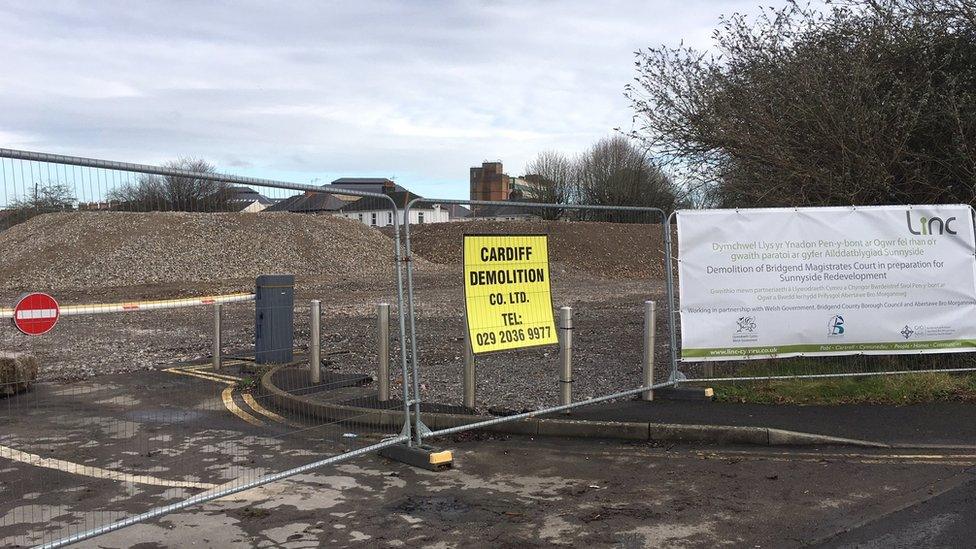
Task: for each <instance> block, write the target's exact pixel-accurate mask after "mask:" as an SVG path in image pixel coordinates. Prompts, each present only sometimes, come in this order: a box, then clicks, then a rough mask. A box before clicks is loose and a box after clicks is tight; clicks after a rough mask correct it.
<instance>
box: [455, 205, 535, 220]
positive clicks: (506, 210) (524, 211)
mask: <svg viewBox="0 0 976 549" xmlns="http://www.w3.org/2000/svg"><path fill="white" fill-rule="evenodd" d="M534 211H541V210H534V209H533V208H527V207H525V206H516V205H514V204H511V205H509V204H505V205H501V206H477V207H476V208H475V210H474V213H473V214H472V217H514V216H526V215H533V212H534Z"/></svg>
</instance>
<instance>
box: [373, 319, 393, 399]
mask: <svg viewBox="0 0 976 549" xmlns="http://www.w3.org/2000/svg"><path fill="white" fill-rule="evenodd" d="M376 347H377V353H378V354H379V359H380V360H379V366H378V368H377V372H376V385H377V388H378V389H379V397H378V398H379V401H380V402H386V401H388V400H390V304H389V303H378V304H377V305H376Z"/></svg>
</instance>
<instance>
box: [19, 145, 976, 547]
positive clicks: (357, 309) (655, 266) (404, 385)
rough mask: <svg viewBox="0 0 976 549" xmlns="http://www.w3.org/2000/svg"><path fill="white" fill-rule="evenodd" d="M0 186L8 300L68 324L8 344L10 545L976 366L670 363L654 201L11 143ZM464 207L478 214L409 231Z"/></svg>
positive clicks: (903, 358)
mask: <svg viewBox="0 0 976 549" xmlns="http://www.w3.org/2000/svg"><path fill="white" fill-rule="evenodd" d="M185 168H186V169H185ZM0 178H2V179H0V181H2V186H3V200H4V202H3V203H2V209H0V247H2V249H3V250H4V260H3V261H2V262H0V299H2V300H4V301H5V302H6V303H10V304H13V303H14V302H15V301H16V300H17V298H18V296H21V295H22V294H24V293H25V292H45V293H48V294H51V295H52V296H54V297H56V298H57V301H58V305H59V307H60V315H62V316H64V317H66V318H64V319H63V320H60V321H59V322H58V324H57V325H56V326H55V327H54V328H52V329H51V330H50V331H49V332H48V333H47V335H45V336H43V337H33V338H32V337H30V336H26V335H24V334H21V333H20V332H18V331H17V330H15V329H14V328H13V327H11V328H5V329H3V330H0V349H2V351H4V354H3V355H2V357H0V360H2V363H0V376H3V377H0V394H3V395H6V396H5V397H0V410H2V412H0V425H3V427H4V429H3V432H2V433H0V460H2V461H0V464H2V465H0V467H2V468H0V480H2V483H0V494H3V499H2V502H0V544H4V545H15V544H16V545H23V544H44V545H47V546H50V547H56V546H62V545H65V544H69V543H76V542H79V541H83V540H86V539H89V538H91V537H93V536H96V535H100V534H104V533H107V532H110V531H112V530H116V529H119V528H122V527H125V526H128V525H131V524H135V523H136V522H139V521H142V520H147V519H151V518H154V517H158V516H161V515H163V514H166V513H169V512H172V511H175V510H178V509H182V508H185V507H188V506H191V505H196V504H199V503H204V502H207V501H211V500H214V499H217V498H222V497H226V496H229V495H233V494H235V493H238V492H240V491H243V490H246V489H250V488H253V487H257V486H261V485H263V484H266V483H269V482H274V481H277V480H281V479H285V478H288V477H289V476H292V475H295V474H299V473H303V472H306V471H310V470H312V469H314V468H317V467H321V466H326V465H331V464H335V463H338V462H340V461H342V460H345V459H349V458H352V457H355V456H359V455H363V454H365V453H367V452H371V451H375V450H379V449H382V448H386V447H390V446H392V445H396V444H401V443H407V444H410V445H420V444H423V443H424V440H425V439H426V438H430V437H434V436H440V435H447V434H451V433H456V432H460V431H465V430H471V429H480V428H487V427H491V426H493V425H496V424H500V423H506V422H514V421H518V420H521V419H525V418H530V417H537V416H548V417H558V418H564V417H567V416H566V415H565V414H563V412H565V413H570V414H572V415H570V416H569V417H584V415H585V411H584V410H583V409H582V408H583V407H586V406H591V405H595V404H598V403H603V402H608V401H612V400H616V399H623V398H628V397H634V398H643V399H650V398H652V396H653V393H654V391H657V390H660V389H665V388H669V387H674V386H677V385H679V384H685V383H703V384H704V383H716V382H727V381H733V380H734V381H757V380H761V381H770V380H777V379H802V378H827V377H852V376H869V375H871V376H873V375H890V374H898V373H905V372H922V371H926V372H932V371H937V372H959V371H976V365H974V364H973V363H972V360H971V359H970V358H968V357H969V356H971V355H958V354H957V355H945V354H925V355H898V356H870V357H869V356H851V355H848V356H840V357H821V356H817V357H812V358H811V357H805V356H799V357H797V358H792V359H787V360H782V359H777V360H776V361H775V362H774V361H773V360H772V359H769V360H766V361H761V360H750V361H728V360H726V361H722V362H697V361H692V360H682V358H681V355H682V354H683V353H682V351H683V350H682V349H681V346H680V345H679V336H680V335H681V334H680V330H679V324H680V321H681V320H682V319H681V316H680V312H681V310H680V308H679V305H680V303H679V298H680V296H679V295H678V292H676V288H677V286H678V282H679V279H678V278H677V276H678V272H679V271H680V269H678V263H677V262H678V261H680V260H681V258H680V257H678V255H679V254H678V253H676V248H675V243H674V242H673V241H674V237H673V233H674V220H675V217H674V214H672V215H670V216H669V215H667V214H666V213H665V212H664V211H662V210H660V209H657V208H649V207H636V206H591V205H579V204H544V203H538V202H513V201H504V202H496V201H481V200H452V199H432V198H415V199H413V200H412V201H410V202H408V203H403V202H398V200H400V199H401V198H402V199H403V200H407V199H408V198H409V197H410V195H409V194H407V193H397V192H390V191H389V189H384V190H383V191H382V192H370V191H363V190H357V189H354V188H348V187H335V186H333V187H329V188H323V187H318V186H312V185H303V184H294V183H288V182H280V181H271V180H265V179H255V178H247V177H237V176H231V175H224V174H217V173H213V172H211V171H208V169H207V166H205V165H201V164H194V163H187V162H184V163H182V164H180V165H174V166H146V165H137V164H126V163H120V162H111V161H105V160H95V159H87V158H78V157H66V156H59V155H50V154H44V153H36V152H27V151H15V150H9V149H0ZM461 205H466V206H469V207H471V208H472V209H473V210H475V212H476V214H477V215H476V216H475V219H473V220H470V221H457V222H454V223H436V224H425V223H424V221H425V217H426V218H428V219H430V220H432V221H433V220H435V219H440V217H439V216H441V217H442V216H443V213H444V209H445V208H447V207H455V206H461ZM263 209H266V210H269V211H270V212H274V211H276V210H280V211H287V212H289V213H290V214H295V213H299V214H305V215H287V216H284V215H282V216H276V215H275V214H274V213H266V212H263V211H261V212H259V211H258V210H263ZM184 212H193V213H196V214H201V213H205V214H207V215H192V216H189V215H185V214H184ZM679 215H680V214H679ZM971 217H972V216H971ZM493 220H504V221H505V222H504V223H491V221H493ZM929 221H931V219H930V220H929ZM411 222H412V223H414V225H413V226H411ZM401 225H403V242H402V245H401V239H400V237H401ZM382 226H388V227H390V228H391V229H392V238H391V237H390V236H387V235H384V234H383V233H382V232H380V231H378V230H376V229H375V228H380V227H382ZM465 237H468V240H467V241H466V239H465ZM477 239H481V240H477ZM468 241H469V242H470V243H471V246H472V247H471V248H470V249H469V248H468V247H467V242H468ZM502 241H505V242H508V243H507V244H500V245H498V246H497V247H496V248H494V249H493V248H492V246H493V245H492V244H491V243H492V242H502ZM478 242H481V244H478ZM530 250H531V251H530ZM972 251H973V252H974V253H976V250H972ZM471 253H473V254H475V256H480V261H482V262H484V263H489V262H491V261H498V262H500V263H515V262H517V261H523V260H524V261H525V264H526V265H528V267H526V268H525V269H522V270H519V274H518V275H516V274H514V271H505V270H504V269H501V270H493V269H492V268H486V269H485V270H482V271H477V270H475V269H476V268H475V267H472V265H474V264H475V263H477V261H479V258H478V257H475V256H469V255H468V254H471ZM532 253H535V254H536V256H535V257H534V259H532V260H531V261H530V260H529V258H530V255H531V254H532ZM539 256H542V257H539ZM469 259H470V260H471V261H468V260H469ZM503 271H504V272H503ZM500 273H501V274H500ZM264 275H268V276H264ZM282 275H297V282H296V281H295V280H293V279H292V278H289V277H288V276H282ZM256 278H257V280H255V279H256ZM476 286H481V287H482V288H476ZM484 286H492V287H493V288H492V289H490V290H487V291H486V292H485V293H480V294H479V293H478V292H479V291H480V290H482V289H484ZM494 287H497V288H498V289H497V290H496V289H494ZM252 290H253V293H252ZM201 295H204V296H206V297H199V296H201ZM478 299H482V300H483V301H478ZM6 303H5V304H6ZM478 303H480V305H479V304H478ZM485 303H488V309H490V310H492V311H494V312H492V313H491V314H492V315H494V316H493V317H492V318H490V319H488V320H486V315H485V314H484V313H485V310H486V309H485ZM530 305H531V309H530V308H529V307H530ZM44 307H46V308H45V309H43V310H44V311H45V313H44V314H45V315H46V314H47V311H49V309H50V307H51V306H50V305H45V306H44ZM479 307H481V309H479ZM37 315H40V313H32V312H26V313H25V314H24V318H33V317H34V316H37ZM394 315H395V319H396V321H397V324H398V326H396V327H394V329H393V331H394V333H393V334H392V335H391V334H390V333H389V332H390V322H391V318H394ZM41 316H43V315H41ZM0 317H2V318H10V319H11V320H17V319H18V314H17V312H16V311H14V310H13V309H9V308H4V309H0ZM743 322H744V323H745V325H747V327H748V325H749V323H748V322H745V321H743ZM291 327H294V331H293V332H292V331H291V329H290V328H291ZM908 328H909V331H910V330H911V327H908ZM906 333H908V332H907V331H906ZM910 336H911V334H909V335H905V336H904V337H905V338H906V339H908V338H909V337H910ZM11 352H13V353H11ZM18 352H23V353H24V354H16V353H18ZM801 354H802V353H801ZM35 359H36V360H35ZM391 362H392V365H393V367H392V371H391ZM38 363H39V378H38V380H37V381H36V382H33V377H34V376H35V372H38ZM374 372H375V376H374ZM28 385H32V387H30V389H29V390H28ZM309 456H312V457H309ZM63 494H78V497H77V498H65V497H63Z"/></svg>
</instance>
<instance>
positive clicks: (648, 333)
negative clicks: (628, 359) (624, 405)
mask: <svg viewBox="0 0 976 549" xmlns="http://www.w3.org/2000/svg"><path fill="white" fill-rule="evenodd" d="M655 323H656V320H655V316H654V302H653V301H645V302H644V363H643V366H644V387H650V386H651V385H654V334H655V333H656V331H655ZM641 400H647V401H652V400H654V391H651V390H647V391H644V392H643V393H641Z"/></svg>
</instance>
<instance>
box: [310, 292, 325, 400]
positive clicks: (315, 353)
mask: <svg viewBox="0 0 976 549" xmlns="http://www.w3.org/2000/svg"><path fill="white" fill-rule="evenodd" d="M311 315H312V318H311V327H310V328H309V331H310V334H309V338H310V339H309V350H308V352H309V359H308V360H309V363H308V371H309V377H310V380H311V382H312V383H321V382H322V356H321V332H322V325H321V321H322V302H321V301H319V300H318V299H313V300H312V304H311Z"/></svg>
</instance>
